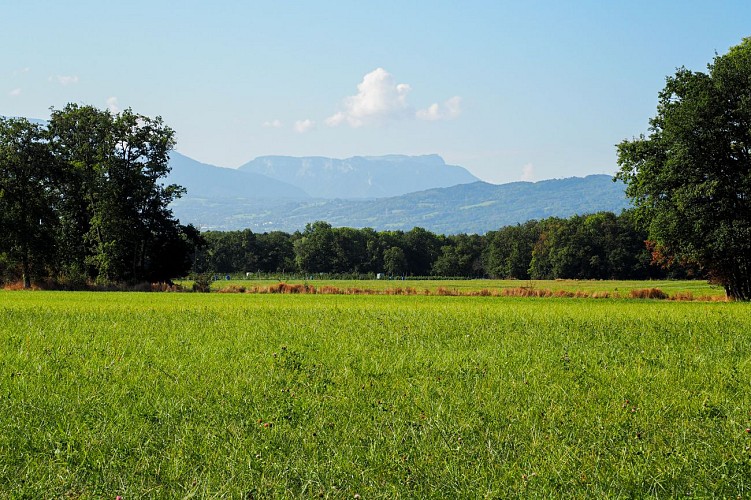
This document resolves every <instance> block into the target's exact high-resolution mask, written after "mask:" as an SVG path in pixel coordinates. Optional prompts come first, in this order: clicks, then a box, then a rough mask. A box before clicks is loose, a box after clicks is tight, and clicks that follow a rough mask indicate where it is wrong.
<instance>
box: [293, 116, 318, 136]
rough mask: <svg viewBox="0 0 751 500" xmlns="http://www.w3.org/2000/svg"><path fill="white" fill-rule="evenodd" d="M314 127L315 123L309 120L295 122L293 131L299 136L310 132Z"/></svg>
mask: <svg viewBox="0 0 751 500" xmlns="http://www.w3.org/2000/svg"><path fill="white" fill-rule="evenodd" d="M315 125H316V123H315V122H314V121H313V120H310V119H305V120H297V121H296V122H295V130H296V131H297V132H299V133H301V134H304V133H305V132H307V131H308V130H311V129H312V128H313V127H315Z"/></svg>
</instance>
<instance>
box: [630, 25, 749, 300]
mask: <svg viewBox="0 0 751 500" xmlns="http://www.w3.org/2000/svg"><path fill="white" fill-rule="evenodd" d="M618 163H619V165H620V167H621V170H620V172H619V173H618V175H617V178H619V179H621V180H623V181H624V182H625V183H626V184H627V190H626V193H627V195H628V196H629V197H630V198H631V199H632V200H633V201H634V203H635V204H636V206H637V208H638V213H639V216H640V218H641V220H643V221H644V222H645V223H646V225H647V227H648V231H649V237H650V239H651V240H653V241H654V242H655V243H656V245H658V247H659V250H660V252H661V253H662V254H664V255H668V256H670V257H671V258H673V259H676V260H678V261H686V262H693V263H696V264H698V265H700V266H701V267H703V268H704V270H706V272H707V273H708V275H709V277H710V279H712V280H714V281H715V282H717V283H720V284H722V286H724V288H725V291H726V293H727V295H728V297H730V298H733V299H737V300H751V38H746V39H744V40H743V42H742V43H741V44H740V45H737V46H735V47H732V48H731V49H730V50H729V51H728V53H727V54H725V55H722V56H720V55H718V56H716V57H715V58H714V60H713V62H712V63H710V64H709V65H708V66H707V72H706V73H704V72H694V71H689V70H688V69H686V68H680V69H678V70H677V71H676V73H675V75H674V76H671V77H668V78H667V82H666V85H665V88H664V89H663V90H662V92H660V94H659V104H658V107H657V115H656V116H655V117H654V118H652V119H651V120H650V128H649V135H648V136H646V137H645V136H643V135H642V136H640V137H638V138H635V139H632V140H625V141H623V142H621V143H620V144H619V145H618Z"/></svg>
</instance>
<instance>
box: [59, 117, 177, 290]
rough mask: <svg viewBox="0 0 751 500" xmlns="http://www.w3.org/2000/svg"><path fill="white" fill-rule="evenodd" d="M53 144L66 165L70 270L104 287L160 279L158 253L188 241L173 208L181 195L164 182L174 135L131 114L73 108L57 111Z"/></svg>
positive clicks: (65, 242)
mask: <svg viewBox="0 0 751 500" xmlns="http://www.w3.org/2000/svg"><path fill="white" fill-rule="evenodd" d="M49 139H50V144H51V147H52V151H53V153H54V154H55V155H56V157H57V158H58V159H59V161H60V162H61V163H62V164H63V165H64V175H63V176H62V183H61V191H62V202H61V204H60V221H61V226H62V231H61V234H62V237H61V245H62V247H63V248H64V249H65V251H66V255H69V256H70V262H69V266H68V267H69V269H70V272H71V273H83V274H85V275H86V277H88V278H89V279H95V280H97V281H100V282H135V281H141V280H146V279H148V278H149V277H150V276H154V275H157V274H159V273H158V272H157V270H156V267H155V266H156V265H157V263H159V262H163V259H161V258H159V257H157V256H158V254H159V253H160V252H163V251H164V249H165V248H171V249H173V250H177V249H179V248H184V246H183V245H182V243H184V242H185V241H187V240H186V239H185V233H184V231H183V230H182V229H183V228H182V226H180V225H179V224H178V222H177V221H176V220H175V219H173V217H172V212H171V210H170V209H169V207H168V206H169V204H170V203H171V202H172V201H173V200H174V199H175V198H177V197H179V196H180V194H181V193H182V192H183V190H182V188H180V187H179V186H175V185H165V184H164V182H163V178H164V177H165V176H166V175H167V174H168V173H169V171H170V168H169V152H170V151H171V150H172V147H173V146H174V131H173V130H172V129H171V128H169V127H167V126H166V125H165V124H164V123H163V121H162V119H161V118H160V117H157V118H149V117H147V116H143V115H139V114H136V113H134V112H133V111H131V110H130V109H127V110H125V111H123V112H122V113H119V114H112V113H110V112H108V111H102V110H98V109H96V108H94V107H92V106H78V105H75V104H69V105H68V106H66V107H65V108H64V109H62V110H59V111H57V110H53V112H52V115H51V118H50V122H49ZM189 239H190V238H188V240H189ZM175 260H176V261H178V262H179V261H181V260H183V259H182V256H175Z"/></svg>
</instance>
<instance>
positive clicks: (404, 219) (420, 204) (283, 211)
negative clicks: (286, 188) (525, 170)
mask: <svg viewBox="0 0 751 500" xmlns="http://www.w3.org/2000/svg"><path fill="white" fill-rule="evenodd" d="M628 206H629V204H628V201H627V200H626V197H625V194H624V186H623V184H622V183H620V182H618V183H615V182H613V181H612V177H611V176H609V175H590V176H587V177H584V178H579V177H572V178H568V179H555V180H547V181H540V182H534V183H532V182H514V183H510V184H500V185H494V184H488V183H485V182H475V183H472V184H463V185H458V186H454V187H450V188H438V189H429V190H425V191H419V192H415V193H409V194H406V195H402V196H396V197H391V198H382V199H376V200H342V199H338V200H308V201H298V202H286V201H284V200H281V199H280V200H261V199H257V200H253V199H248V198H246V199H244V200H238V199H235V200H233V199H229V198H227V197H223V198H221V199H211V200H206V199H203V200H194V199H191V198H190V197H187V198H185V199H182V200H178V201H177V202H175V204H174V206H173V208H174V212H175V215H177V216H178V217H179V218H180V220H181V221H182V222H184V223H185V222H194V223H200V224H202V225H204V226H205V227H207V228H211V229H222V230H229V229H243V228H250V229H251V230H253V231H256V232H262V231H271V230H282V231H288V232H292V231H295V230H301V229H303V228H304V227H305V224H306V223H309V222H313V221H316V220H325V221H327V222H329V223H331V224H332V225H334V226H348V227H372V228H374V229H377V230H389V229H403V230H409V229H411V228H412V227H415V226H420V227H423V228H425V229H428V230H430V231H434V232H436V233H443V234H455V233H479V234H482V233H485V232H487V231H490V230H495V229H498V228H500V227H503V226H506V225H512V224H516V223H520V222H524V221H527V220H530V219H541V218H544V217H551V216H557V217H569V216H571V215H574V214H585V213H592V212H598V211H603V210H608V211H613V212H616V213H618V212H620V211H621V210H623V209H624V208H627V207H628Z"/></svg>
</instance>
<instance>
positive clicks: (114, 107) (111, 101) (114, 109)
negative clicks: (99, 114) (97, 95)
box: [107, 97, 120, 114]
mask: <svg viewBox="0 0 751 500" xmlns="http://www.w3.org/2000/svg"><path fill="white" fill-rule="evenodd" d="M107 109H109V111H110V113H115V114H117V113H119V112H120V104H119V103H118V102H117V97H109V98H108V99H107Z"/></svg>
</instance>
